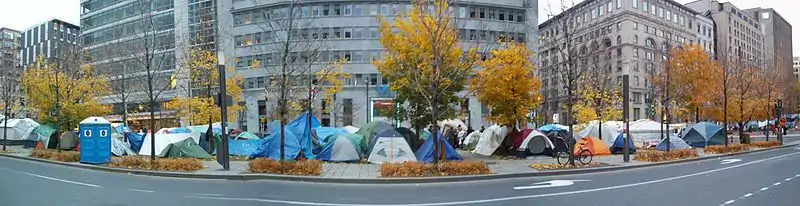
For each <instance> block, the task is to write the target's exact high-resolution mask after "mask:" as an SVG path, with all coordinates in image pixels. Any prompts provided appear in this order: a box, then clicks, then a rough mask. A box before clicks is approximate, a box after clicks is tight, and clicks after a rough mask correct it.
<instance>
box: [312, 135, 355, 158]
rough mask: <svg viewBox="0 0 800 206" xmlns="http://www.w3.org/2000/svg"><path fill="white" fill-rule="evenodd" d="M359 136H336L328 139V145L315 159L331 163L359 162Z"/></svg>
mask: <svg viewBox="0 0 800 206" xmlns="http://www.w3.org/2000/svg"><path fill="white" fill-rule="evenodd" d="M363 138H364V137H361V135H357V134H349V133H347V134H338V135H334V136H331V137H329V138H328V140H329V141H328V143H327V144H326V145H325V147H324V148H323V149H322V152H320V153H319V154H318V155H317V159H319V160H322V161H331V162H357V161H359V160H361V152H360V148H361V146H360V145H359V144H361V139H363Z"/></svg>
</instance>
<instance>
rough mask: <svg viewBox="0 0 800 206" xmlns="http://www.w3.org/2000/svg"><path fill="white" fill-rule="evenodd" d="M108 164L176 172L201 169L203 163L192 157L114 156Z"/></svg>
mask: <svg viewBox="0 0 800 206" xmlns="http://www.w3.org/2000/svg"><path fill="white" fill-rule="evenodd" d="M108 166H109V167H116V168H126V169H138V170H161V171H176V172H194V171H198V170H201V169H203V163H202V162H200V160H198V159H194V158H163V159H156V160H155V161H150V158H149V157H137V156H124V157H115V158H113V159H112V160H111V164H108Z"/></svg>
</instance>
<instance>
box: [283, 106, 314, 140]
mask: <svg viewBox="0 0 800 206" xmlns="http://www.w3.org/2000/svg"><path fill="white" fill-rule="evenodd" d="M309 121H311V129H314V128H317V127H320V125H321V124H320V123H319V120H317V118H316V117H314V116H312V115H309V114H308V112H303V113H302V114H300V116H298V117H297V118H295V119H294V120H292V121H291V122H289V124H286V129H288V130H292V132H294V134H296V135H300V136H301V138H302V139H301V142H302V143H304V144H305V143H306V142H305V140H306V139H310V138H311V131H309V128H308V126H309V125H308V123H309Z"/></svg>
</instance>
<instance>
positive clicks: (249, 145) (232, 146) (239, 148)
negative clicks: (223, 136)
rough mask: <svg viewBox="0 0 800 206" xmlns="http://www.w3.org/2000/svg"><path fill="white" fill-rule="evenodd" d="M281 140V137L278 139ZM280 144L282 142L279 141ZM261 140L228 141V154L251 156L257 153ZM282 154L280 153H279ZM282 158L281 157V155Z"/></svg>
mask: <svg viewBox="0 0 800 206" xmlns="http://www.w3.org/2000/svg"><path fill="white" fill-rule="evenodd" d="M278 138H280V137H278ZM278 141H279V142H278V144H280V140H278ZM260 144H261V140H258V139H256V140H232V139H228V153H229V154H230V155H238V156H250V155H252V154H253V153H256V151H257V150H258V146H259V145H260ZM278 152H280V151H278ZM279 156H280V155H279Z"/></svg>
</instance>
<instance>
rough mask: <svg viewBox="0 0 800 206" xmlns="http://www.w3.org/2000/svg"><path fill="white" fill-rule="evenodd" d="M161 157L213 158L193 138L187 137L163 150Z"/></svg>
mask: <svg viewBox="0 0 800 206" xmlns="http://www.w3.org/2000/svg"><path fill="white" fill-rule="evenodd" d="M159 156H160V157H189V158H198V159H208V158H211V155H209V154H208V153H207V152H206V151H205V150H204V149H203V148H202V147H200V145H198V144H197V143H196V142H194V139H192V138H186V139H185V140H182V141H180V142H176V143H172V144H169V145H168V146H167V148H164V150H163V151H161V154H160V155H159Z"/></svg>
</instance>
